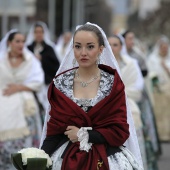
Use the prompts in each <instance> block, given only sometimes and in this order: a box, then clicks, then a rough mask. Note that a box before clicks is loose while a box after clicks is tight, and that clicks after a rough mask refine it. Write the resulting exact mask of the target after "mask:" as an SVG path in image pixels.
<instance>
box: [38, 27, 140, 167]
mask: <svg viewBox="0 0 170 170" xmlns="http://www.w3.org/2000/svg"><path fill="white" fill-rule="evenodd" d="M107 45H108V44H107ZM104 47H105V41H104V38H103V35H102V32H101V31H100V30H99V29H98V27H96V26H95V25H93V24H85V25H83V26H80V27H79V28H78V29H77V30H76V32H75V34H74V36H73V46H72V48H73V51H74V54H72V53H69V54H67V55H66V57H68V56H69V55H74V57H75V58H74V60H73V64H74V65H75V64H78V67H73V68H71V69H67V70H66V69H65V71H64V72H61V73H60V74H58V75H57V76H56V77H55V78H54V80H53V82H52V83H51V84H50V87H49V91H48V99H49V103H50V106H51V107H50V111H49V118H48V122H47V128H46V135H45V136H46V138H45V139H44V141H43V144H42V147H41V148H42V149H44V150H45V152H46V153H48V154H49V155H50V156H51V158H52V160H53V170H60V169H61V170H112V169H114V170H133V169H142V168H141V167H140V166H139V164H138V163H137V161H136V160H135V159H134V157H133V156H132V154H131V153H130V152H129V151H128V150H127V149H126V147H124V146H123V144H124V143H125V141H126V140H127V139H128V138H129V134H130V133H129V125H128V123H127V108H126V96H125V92H124V84H123V83H122V81H121V79H120V77H119V74H118V72H117V71H116V69H113V68H111V67H109V66H107V65H103V64H99V63H100V59H102V58H101V55H103V53H104ZM66 57H65V61H67V62H68V59H67V58H66ZM65 61H63V63H64V62H65ZM63 65H64V64H63ZM63 65H62V64H61V67H62V66H63Z"/></svg>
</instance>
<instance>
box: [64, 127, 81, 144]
mask: <svg viewBox="0 0 170 170" xmlns="http://www.w3.org/2000/svg"><path fill="white" fill-rule="evenodd" d="M78 131H79V128H77V127H76V126H68V127H67V129H66V131H65V133H64V134H65V135H67V137H68V138H69V139H70V141H72V142H73V143H75V142H78V137H77V132H78Z"/></svg>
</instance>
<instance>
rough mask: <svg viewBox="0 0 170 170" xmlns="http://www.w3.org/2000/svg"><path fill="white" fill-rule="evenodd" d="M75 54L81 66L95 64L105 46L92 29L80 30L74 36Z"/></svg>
mask: <svg viewBox="0 0 170 170" xmlns="http://www.w3.org/2000/svg"><path fill="white" fill-rule="evenodd" d="M73 45H74V46H73V48H74V55H75V58H76V60H77V62H78V64H79V66H80V67H91V66H95V65H96V62H97V60H98V57H99V55H100V54H101V52H102V50H103V46H99V42H98V37H97V35H96V34H95V33H93V32H91V31H78V32H77V33H76V34H75V36H74V44H73Z"/></svg>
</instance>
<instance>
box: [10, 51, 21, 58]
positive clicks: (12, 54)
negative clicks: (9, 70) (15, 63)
mask: <svg viewBox="0 0 170 170" xmlns="http://www.w3.org/2000/svg"><path fill="white" fill-rule="evenodd" d="M9 57H11V58H22V54H21V55H19V54H16V53H15V52H12V51H11V52H10V53H9Z"/></svg>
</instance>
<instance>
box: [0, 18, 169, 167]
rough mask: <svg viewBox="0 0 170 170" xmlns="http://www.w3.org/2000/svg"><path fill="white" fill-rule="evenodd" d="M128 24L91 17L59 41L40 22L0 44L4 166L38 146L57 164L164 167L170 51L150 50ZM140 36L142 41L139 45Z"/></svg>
mask: <svg viewBox="0 0 170 170" xmlns="http://www.w3.org/2000/svg"><path fill="white" fill-rule="evenodd" d="M137 40H138V39H137V37H135V34H134V33H133V32H132V31H131V30H127V31H125V32H123V33H122V32H120V33H118V34H113V35H105V33H104V31H103V30H102V28H100V27H99V26H97V25H95V24H91V23H86V24H85V25H82V26H79V27H77V30H75V32H74V33H72V32H70V31H66V32H64V33H63V34H62V35H61V36H60V37H59V38H58V41H57V43H56V44H55V43H54V42H53V41H51V38H50V31H49V30H48V28H47V25H46V24H45V23H43V22H41V21H38V22H36V23H35V24H33V25H32V27H31V28H30V31H29V33H28V34H27V36H26V37H25V36H24V35H23V34H22V33H21V32H19V30H16V29H13V30H11V31H9V32H8V33H7V34H6V35H5V36H4V37H3V38H2V40H1V42H0V108H1V110H0V169H4V170H13V169H14V167H13V165H12V163H11V153H16V152H17V151H18V150H20V149H22V148H27V147H40V148H41V149H43V150H45V152H46V153H48V154H49V155H50V156H51V158H52V160H53V170H60V169H67V170H73V169H82V170H89V169H91V168H92V169H96V167H97V170H106V169H108V170H112V169H114V170H115V168H116V170H125V169H127V170H133V169H134V170H135V169H137V170H142V169H144V170H159V169H158V165H157V161H158V159H159V156H160V155H161V153H162V151H161V145H160V144H161V142H169V141H170V123H169V122H170V112H169V110H170V105H169V101H170V51H169V50H170V49H169V47H170V46H169V45H170V42H169V39H168V37H166V36H165V35H162V36H160V37H159V38H158V41H157V42H156V43H155V45H153V48H152V50H148V48H146V46H145V49H144V48H143V46H142V43H145V42H142V43H141V42H140V41H139V40H138V42H137ZM139 42H140V43H139Z"/></svg>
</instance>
